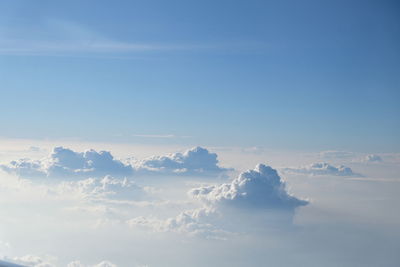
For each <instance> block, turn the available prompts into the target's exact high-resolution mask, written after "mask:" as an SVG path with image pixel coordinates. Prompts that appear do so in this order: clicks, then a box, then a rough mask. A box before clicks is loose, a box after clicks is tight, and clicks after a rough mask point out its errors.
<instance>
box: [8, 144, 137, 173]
mask: <svg viewBox="0 0 400 267" xmlns="http://www.w3.org/2000/svg"><path fill="white" fill-rule="evenodd" d="M0 168H1V169H3V170H4V171H6V172H8V173H14V174H16V175H18V176H21V177H100V176H105V175H113V176H118V177H124V176H130V175H132V174H133V168H132V167H131V166H130V165H125V164H124V163H122V162H121V161H119V160H116V159H114V157H113V156H112V155H111V153H110V152H108V151H100V152H97V151H95V150H93V149H91V150H87V151H85V152H75V151H73V150H71V149H67V148H63V147H55V148H54V149H53V152H52V153H51V154H50V156H49V157H47V158H45V159H42V160H36V161H32V160H29V159H21V160H18V161H12V162H10V163H9V164H2V165H0Z"/></svg>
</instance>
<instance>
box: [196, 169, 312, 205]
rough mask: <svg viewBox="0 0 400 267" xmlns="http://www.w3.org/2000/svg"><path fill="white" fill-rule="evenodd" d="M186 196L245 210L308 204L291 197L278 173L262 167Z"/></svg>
mask: <svg viewBox="0 0 400 267" xmlns="http://www.w3.org/2000/svg"><path fill="white" fill-rule="evenodd" d="M189 194H190V195H192V196H193V197H195V198H198V199H201V200H204V201H206V202H208V203H211V204H212V205H226V206H233V207H238V208H246V209H247V208H257V209H294V208H296V207H299V206H304V205H307V204H308V202H307V201H305V200H301V199H298V198H296V197H294V196H292V195H290V194H289V193H288V192H287V191H286V185H285V182H283V181H282V179H281V177H280V176H279V175H278V173H277V171H276V170H274V169H272V168H271V167H269V166H266V165H264V164H259V165H257V166H256V168H255V169H254V170H248V171H246V172H243V173H241V174H240V175H239V176H238V177H237V178H236V179H234V180H233V181H232V182H231V183H225V184H221V185H217V186H207V187H200V188H195V189H192V190H191V191H190V192H189Z"/></svg>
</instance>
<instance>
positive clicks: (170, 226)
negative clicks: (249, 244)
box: [126, 208, 230, 239]
mask: <svg viewBox="0 0 400 267" xmlns="http://www.w3.org/2000/svg"><path fill="white" fill-rule="evenodd" d="M215 215H216V212H215V210H213V209H210V208H199V209H194V210H188V211H184V212H181V213H180V214H179V215H178V216H176V217H174V218H169V219H166V220H159V219H157V218H146V217H143V216H141V217H136V218H133V219H130V220H128V221H127V222H126V223H127V224H128V225H129V226H130V227H133V228H143V229H148V230H151V231H153V232H175V233H178V234H184V235H187V236H191V237H201V238H205V239H225V238H226V237H227V236H228V235H229V234H230V233H229V232H227V231H224V230H222V229H219V228H217V227H216V226H214V225H213V224H211V223H209V222H207V221H208V219H209V217H212V216H215Z"/></svg>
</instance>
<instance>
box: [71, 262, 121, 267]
mask: <svg viewBox="0 0 400 267" xmlns="http://www.w3.org/2000/svg"><path fill="white" fill-rule="evenodd" d="M67 267H117V265H116V264H114V263H112V262H110V261H102V262H99V263H98V264H94V265H85V264H83V263H81V262H80V261H73V262H70V263H69V264H68V265H67Z"/></svg>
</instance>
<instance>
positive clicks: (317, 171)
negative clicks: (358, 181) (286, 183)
mask: <svg viewBox="0 0 400 267" xmlns="http://www.w3.org/2000/svg"><path fill="white" fill-rule="evenodd" d="M283 170H284V171H285V172H292V173H303V174H312V175H335V176H359V174H356V173H354V172H353V170H352V169H351V168H349V167H346V166H343V165H339V166H337V167H335V166H333V165H330V164H329V163H326V162H318V163H313V164H311V165H309V166H305V167H300V168H297V169H296V168H285V169H283Z"/></svg>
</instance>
